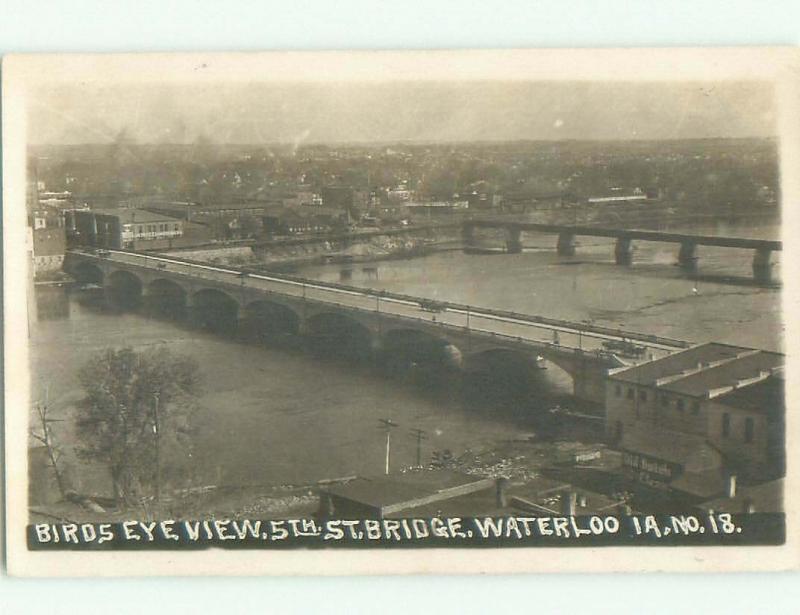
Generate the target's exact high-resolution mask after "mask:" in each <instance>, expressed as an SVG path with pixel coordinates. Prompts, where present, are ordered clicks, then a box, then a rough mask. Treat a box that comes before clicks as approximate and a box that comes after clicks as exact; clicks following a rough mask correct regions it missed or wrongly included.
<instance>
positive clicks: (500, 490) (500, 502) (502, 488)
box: [496, 477, 508, 508]
mask: <svg viewBox="0 0 800 615" xmlns="http://www.w3.org/2000/svg"><path fill="white" fill-rule="evenodd" d="M506 489H508V479H507V478H503V477H500V478H498V479H497V491H496V494H497V497H496V500H497V502H496V503H497V507H498V508H505V507H506V506H508V498H507V496H506Z"/></svg>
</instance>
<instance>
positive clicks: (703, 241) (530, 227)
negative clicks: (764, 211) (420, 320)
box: [465, 220, 783, 251]
mask: <svg viewBox="0 0 800 615" xmlns="http://www.w3.org/2000/svg"><path fill="white" fill-rule="evenodd" d="M465 224H466V226H472V227H474V228H507V229H518V230H522V231H535V232H539V233H553V234H556V233H569V234H571V235H583V236H593V237H611V238H615V239H619V238H624V239H641V240H645V241H655V242H666V243H694V244H696V245H703V246H719V247H727V248H745V249H754V250H759V249H762V250H773V251H780V250H782V249H783V243H782V242H781V241H777V240H773V239H753V238H748V237H722V236H718V235H692V234H688V233H668V232H664V231H648V230H641V229H617V228H603V227H596V226H580V225H566V224H539V223H535V222H508V221H499V220H476V221H472V222H467V223H465Z"/></svg>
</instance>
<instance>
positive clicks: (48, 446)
mask: <svg viewBox="0 0 800 615" xmlns="http://www.w3.org/2000/svg"><path fill="white" fill-rule="evenodd" d="M36 415H37V418H38V419H39V429H40V431H36V430H35V429H31V430H30V434H31V437H32V438H34V439H35V440H38V441H39V442H41V443H42V444H43V445H44V447H45V450H46V451H47V459H48V462H49V463H50V467H51V468H52V470H53V474H54V475H55V477H56V483H57V484H58V491H59V493H61V497H62V498H63V497H64V496H65V495H66V492H67V489H66V485H65V483H64V476H63V474H62V473H61V468H60V466H59V465H58V464H59V461H61V457H62V455H63V453H62V451H61V448H60V447H59V446H58V443H57V441H56V439H55V437H54V436H53V430H52V428H51V427H50V425H51V423H59V422H62V421H63V419H59V418H53V417H52V416H50V407H49V405H48V403H47V395H45V400H44V401H43V402H39V403H37V404H36Z"/></svg>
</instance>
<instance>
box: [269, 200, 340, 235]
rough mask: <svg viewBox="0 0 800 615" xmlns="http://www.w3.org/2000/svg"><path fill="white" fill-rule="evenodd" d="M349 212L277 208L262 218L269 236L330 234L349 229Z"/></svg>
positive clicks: (316, 208) (319, 208)
mask: <svg viewBox="0 0 800 615" xmlns="http://www.w3.org/2000/svg"><path fill="white" fill-rule="evenodd" d="M347 219H348V214H347V212H344V211H342V210H341V209H337V208H331V207H322V206H319V207H313V208H311V207H309V208H296V209H295V208H283V209H281V208H276V209H273V210H270V211H267V213H266V215H264V216H263V217H262V224H263V229H264V232H265V233H267V234H269V235H301V234H304V233H316V234H320V233H330V232H332V231H344V230H346V228H347V224H348V222H347Z"/></svg>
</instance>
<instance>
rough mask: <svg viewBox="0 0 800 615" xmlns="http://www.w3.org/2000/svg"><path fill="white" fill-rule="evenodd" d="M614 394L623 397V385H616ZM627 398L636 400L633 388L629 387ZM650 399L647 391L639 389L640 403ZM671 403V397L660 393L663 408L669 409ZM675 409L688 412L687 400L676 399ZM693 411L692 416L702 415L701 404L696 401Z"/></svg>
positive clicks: (693, 404) (692, 404) (660, 402)
mask: <svg viewBox="0 0 800 615" xmlns="http://www.w3.org/2000/svg"><path fill="white" fill-rule="evenodd" d="M614 392H615V393H616V395H617V397H622V385H620V384H618V385H616V387H615V391H614ZM626 397H627V398H628V399H631V400H633V399H635V398H636V391H635V390H634V388H633V387H628V390H627V392H626ZM649 397H650V396H649V394H648V392H647V390H645V389H639V401H642V402H646V401H647V400H648V399H649ZM671 401H672V400H671V398H670V396H669V395H667V394H666V393H660V394H659V395H658V403H659V405H660V406H661V407H662V408H669V407H670V402H671ZM675 408H676V409H677V410H678V411H679V412H683V411H684V410H686V400H685V399H682V398H680V397H679V398H678V399H676V400H675ZM691 409H692V415H694V416H697V415H698V414H700V402H699V401H696V400H694V401H692V403H691Z"/></svg>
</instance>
